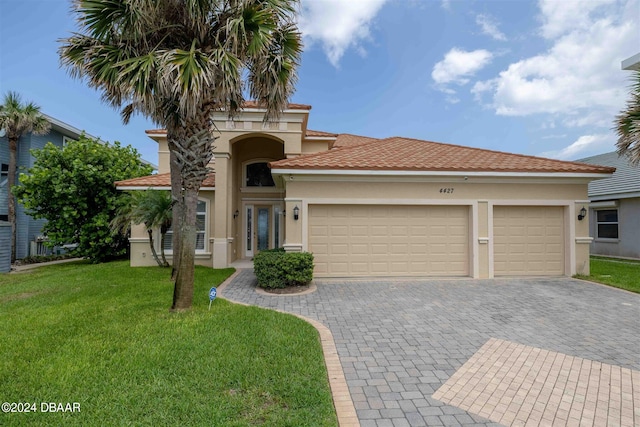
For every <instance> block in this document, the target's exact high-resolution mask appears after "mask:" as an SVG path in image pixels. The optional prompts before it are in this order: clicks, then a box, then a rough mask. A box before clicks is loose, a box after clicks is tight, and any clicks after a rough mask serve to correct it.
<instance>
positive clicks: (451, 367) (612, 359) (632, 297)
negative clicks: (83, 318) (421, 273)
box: [222, 270, 640, 427]
mask: <svg viewBox="0 0 640 427" xmlns="http://www.w3.org/2000/svg"><path fill="white" fill-rule="evenodd" d="M315 283H316V285H317V291H316V292H314V293H311V294H307V295H297V296H296V295H294V296H270V295H262V294H258V293H257V292H256V291H255V276H254V275H253V272H252V271H251V270H241V271H240V272H239V274H238V275H237V276H236V277H235V279H234V280H233V282H231V283H230V284H229V285H228V286H227V287H226V288H225V289H224V291H223V293H222V296H224V297H225V298H229V299H230V300H235V301H239V302H243V303H246V304H252V305H258V306H263V307H269V308H274V309H278V310H281V311H286V312H291V313H296V314H300V315H302V316H305V317H308V318H311V319H314V320H316V321H319V322H321V323H322V324H324V325H325V326H327V327H328V328H329V329H330V330H331V332H332V334H333V337H334V340H335V345H336V348H337V351H338V355H339V358H340V362H341V364H342V367H343V369H344V373H345V377H346V380H347V384H348V386H349V391H350V393H351V397H352V399H353V402H354V405H355V408H356V411H357V415H358V419H359V420H360V424H361V425H362V426H363V427H366V426H376V427H382V426H393V427H399V426H440V425H482V426H485V425H554V426H555V425H568V426H571V425H576V426H578V425H580V426H582V425H593V426H598V427H599V426H603V425H611V426H614V425H622V426H633V425H639V426H640V295H636V294H631V293H628V292H624V291H620V290H617V289H613V288H609V287H605V286H600V285H596V284H591V283H588V282H583V281H578V280H573V279H567V278H549V279H532V278H531V279H495V280H471V279H462V280H430V279H419V280H418V279H415V280H413V279H398V280H392V279H370V280H346V279H345V280H338V279H331V280H316V282H315Z"/></svg>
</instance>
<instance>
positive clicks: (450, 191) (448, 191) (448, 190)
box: [440, 188, 453, 194]
mask: <svg viewBox="0 0 640 427" xmlns="http://www.w3.org/2000/svg"><path fill="white" fill-rule="evenodd" d="M440 192H441V193H446V194H451V193H453V188H441V189H440Z"/></svg>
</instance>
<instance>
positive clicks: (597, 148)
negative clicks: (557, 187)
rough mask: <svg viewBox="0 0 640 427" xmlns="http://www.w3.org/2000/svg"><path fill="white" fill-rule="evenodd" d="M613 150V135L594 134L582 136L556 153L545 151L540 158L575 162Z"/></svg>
mask: <svg viewBox="0 0 640 427" xmlns="http://www.w3.org/2000/svg"><path fill="white" fill-rule="evenodd" d="M614 150H615V138H614V136H613V135H608V134H595V135H583V136H581V137H580V138H578V139H577V140H576V141H575V142H574V143H573V144H571V145H569V146H567V147H564V148H562V149H560V150H556V151H546V152H544V153H541V154H540V156H542V157H550V158H553V159H559V160H576V159H580V158H584V157H589V156H592V155H594V154H600V153H605V152H609V151H614Z"/></svg>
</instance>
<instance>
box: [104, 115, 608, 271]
mask: <svg viewBox="0 0 640 427" xmlns="http://www.w3.org/2000/svg"><path fill="white" fill-rule="evenodd" d="M310 110H311V107H310V106H308V105H300V104H289V106H288V108H287V109H286V110H285V111H284V113H283V114H282V116H281V118H280V120H279V121H278V122H277V123H267V124H265V123H263V116H264V109H261V108H259V106H257V105H256V104H255V103H250V102H249V103H247V104H246V105H245V107H244V108H243V110H242V111H241V112H240V114H239V115H238V116H237V117H236V118H235V119H234V120H229V119H228V117H227V114H225V113H224V112H220V113H217V114H216V115H215V116H214V122H215V124H216V126H217V128H218V130H219V132H220V134H219V135H218V136H219V138H218V139H217V140H216V141H215V147H214V160H213V161H212V164H211V168H212V169H213V172H212V173H211V174H210V175H209V176H208V178H207V179H206V180H205V181H204V183H203V184H202V188H201V189H200V201H199V203H198V239H197V254H196V262H197V263H198V264H202V265H208V266H211V267H214V268H221V267H227V266H230V265H231V264H232V263H233V262H234V261H236V260H248V259H251V258H252V257H253V256H254V255H255V254H256V253H258V252H259V251H261V250H265V249H269V248H278V247H282V248H284V249H285V250H286V251H294V252H295V251H308V252H312V253H313V254H314V258H315V259H314V262H315V272H314V274H315V276H317V277H327V276H332V277H347V276H348V277H357V276H434V277H445V276H457V277H465V276H466V277H473V278H491V277H498V276H570V275H574V274H577V273H578V274H588V272H589V244H590V243H591V240H592V239H591V238H590V237H589V221H588V220H585V217H586V212H587V211H586V210H587V209H588V206H589V200H588V197H587V185H588V183H589V182H590V181H592V180H595V179H599V178H607V177H610V176H611V175H612V173H613V172H614V170H615V169H614V168H610V167H604V166H596V165H587V164H582V163H575V162H565V161H559V160H550V159H543V158H538V157H531V156H524V155H518V154H509V153H503V152H497V151H489V150H483V149H478V148H470V147H464V146H459V145H450V144H443V143H438V142H430V141H420V140H415V139H408V138H401V137H393V138H385V139H376V138H369V137H363V136H356V135H350V134H333V133H328V132H319V131H314V130H310V129H308V128H307V123H308V119H309V113H310ZM147 135H148V136H149V137H150V138H151V139H153V140H154V141H156V142H157V143H158V153H159V170H158V171H159V173H158V174H157V175H152V176H147V177H142V178H136V179H130V180H127V181H121V182H118V183H116V185H117V188H118V189H121V190H145V189H148V188H154V189H166V190H169V189H170V177H169V152H168V148H167V141H166V132H165V131H164V130H150V131H147ZM156 240H159V239H156ZM167 241H168V243H167V247H166V249H168V250H169V251H170V249H171V242H170V238H169V239H167ZM131 265H133V266H144V265H154V261H153V259H152V257H151V256H150V253H149V242H148V240H147V237H146V232H145V230H144V229H143V227H142V226H138V227H134V228H133V230H132V235H131Z"/></svg>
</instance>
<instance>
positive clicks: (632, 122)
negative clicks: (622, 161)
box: [615, 71, 640, 165]
mask: <svg viewBox="0 0 640 427" xmlns="http://www.w3.org/2000/svg"><path fill="white" fill-rule="evenodd" d="M629 96H630V98H629V99H628V100H627V108H626V110H623V111H621V112H620V114H619V115H617V116H616V121H615V124H616V132H617V134H618V142H617V144H616V145H617V147H618V154H619V155H626V156H627V157H628V158H629V161H630V162H631V163H632V164H635V165H638V164H640V71H635V72H634V75H633V83H632V84H631V90H630V93H629Z"/></svg>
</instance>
